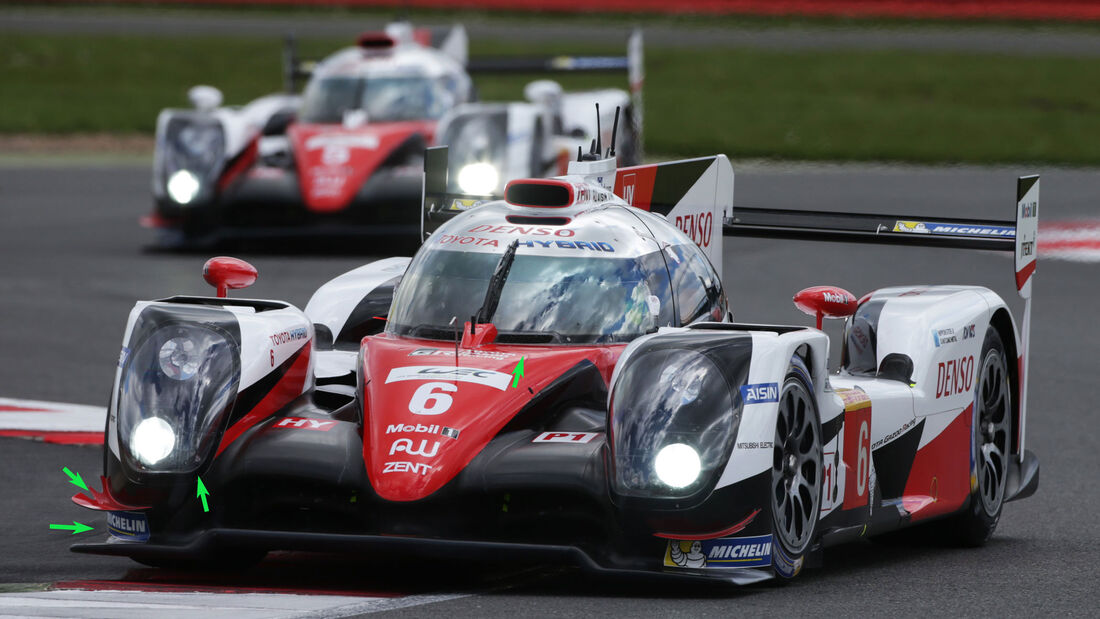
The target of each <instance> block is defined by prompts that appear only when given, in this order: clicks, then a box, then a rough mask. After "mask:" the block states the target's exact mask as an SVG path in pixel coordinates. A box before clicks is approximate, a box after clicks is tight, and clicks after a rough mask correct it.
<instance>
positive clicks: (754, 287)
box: [0, 165, 1100, 617]
mask: <svg viewBox="0 0 1100 619" xmlns="http://www.w3.org/2000/svg"><path fill="white" fill-rule="evenodd" d="M736 167H737V168H738V169H739V170H740V172H739V175H738V177H737V203H739V204H744V205H754V206H775V207H796V206H802V207H806V208H818V209H820V208H836V209H845V210H853V211H886V212H897V213H906V214H927V215H937V214H938V215H950V216H959V217H961V216H974V217H983V218H1008V217H1010V215H1011V212H1012V209H1013V208H1014V198H1015V194H1014V187H1015V176H1016V175H1017V174H1020V173H1027V172H1033V171H1039V172H1043V173H1044V176H1043V179H1042V205H1043V206H1042V208H1043V211H1042V216H1043V218H1044V220H1046V221H1051V220H1055V219H1076V218H1081V217H1090V216H1091V217H1095V216H1096V215H1097V213H1098V209H1097V199H1098V196H1100V174H1097V172H1096V171H1093V170H1078V171H1073V170H1043V169H1036V170H1033V169H1028V168H1019V169H1017V168H1009V167H1006V168H926V167H887V166H883V167H873V166H872V167H868V166H849V165H838V166H817V165H813V166H810V165H807V166H801V165H796V166H788V167H784V168H775V167H770V166H766V165H748V166H736ZM148 183H149V173H148V169H147V168H146V167H144V166H141V167H137V166H132V167H121V168H118V167H84V168H74V167H37V168H33V167H30V168H12V167H7V168H0V230H2V231H3V233H4V235H3V237H4V242H3V244H2V245H0V265H2V267H0V342H3V348H2V351H3V352H2V353H0V396H4V397H14V398H30V399H39V400H53V401H61V402H76V403H84V404H103V403H104V402H105V401H106V398H107V393H108V390H109V385H110V382H111V378H112V373H113V368H114V365H115V362H116V360H117V356H118V346H119V341H120V338H121V336H122V329H123V326H124V323H125V318H126V315H127V312H128V311H129V308H130V307H131V305H132V303H133V302H134V301H135V300H136V299H150V298H158V297H162V296H167V295H171V294H175V293H184V294H207V293H208V287H207V286H206V285H205V284H204V283H203V282H202V279H201V277H200V273H199V271H200V267H201V265H202V263H203V261H204V260H205V256H202V255H175V254H163V253H146V252H143V250H142V248H143V246H144V245H145V244H146V243H148V242H149V241H150V240H151V237H150V236H149V235H148V233H147V232H145V231H143V230H141V229H140V228H138V227H137V224H136V219H137V217H138V216H139V215H141V214H143V213H144V212H145V211H146V209H147V207H148V196H149V185H148ZM272 249H273V251H274V252H281V251H284V250H286V249H288V248H286V247H275V248H272ZM362 249H363V254H364V255H362V256H349V255H322V256H317V255H294V256H283V255H280V254H279V253H258V252H255V251H248V252H245V253H242V254H240V255H241V256H242V257H244V258H246V259H248V260H250V261H252V262H253V263H254V264H255V265H256V266H257V268H258V269H259V272H260V278H259V281H258V282H257V283H256V285H255V286H254V287H253V288H252V289H250V290H249V291H248V296H251V297H257V298H278V299H284V300H287V301H290V302H292V303H294V304H296V305H298V306H300V307H301V306H304V304H305V302H306V301H307V299H308V297H309V295H310V293H311V292H312V291H313V290H314V289H315V288H316V287H317V286H319V285H320V284H321V283H323V282H324V281H326V280H327V279H329V278H331V277H333V276H335V275H337V274H339V273H342V272H344V271H346V270H348V269H350V268H352V267H355V266H357V265H359V264H362V263H363V262H366V261H368V260H369V259H370V257H369V256H372V255H379V254H380V253H381V252H380V250H378V248H373V247H371V246H370V245H364V246H363V248H362ZM1041 262H1042V263H1041V264H1040V265H1039V269H1038V272H1037V274H1036V280H1035V295H1036V301H1035V308H1034V312H1035V313H1034V317H1035V321H1034V331H1033V334H1032V346H1033V352H1032V368H1033V370H1032V372H1033V373H1032V378H1031V391H1030V415H1029V422H1028V437H1027V444H1028V448H1029V449H1031V450H1033V451H1034V452H1035V453H1036V454H1038V456H1039V458H1040V459H1041V461H1042V479H1041V483H1040V486H1039V491H1038V493H1037V494H1036V495H1035V496H1034V497H1032V498H1030V499H1027V500H1024V501H1021V502H1017V503H1011V504H1008V505H1007V506H1006V509H1005V512H1004V516H1003V518H1002V520H1001V523H1000V526H999V527H998V529H997V534H996V536H995V537H994V539H993V541H992V542H991V543H990V544H989V545H988V546H986V547H985V548H983V549H979V550H961V549H955V548H950V547H942V546H936V545H934V544H933V545H920V544H913V545H883V544H879V543H872V542H859V543H855V544H850V545H847V546H842V547H837V548H833V549H829V550H828V551H826V553H825V557H824V559H825V563H824V567H823V568H822V569H817V570H809V571H806V572H804V574H803V575H802V577H800V578H799V579H798V580H797V581H794V582H792V583H789V584H787V585H786V586H773V585H766V586H760V587H752V588H745V589H728V588H698V587H692V588H687V589H685V588H681V587H678V586H669V585H665V584H662V583H660V582H657V583H654V582H650V581H640V582H639V581H612V580H606V579H600V578H595V579H594V578H589V577H586V576H583V575H580V574H577V573H574V572H573V571H571V570H568V569H561V568H557V567H550V566H528V565H525V564H523V562H522V558H520V557H499V558H498V559H499V562H497V563H494V564H489V565H479V566H476V567H475V568H472V569H471V568H469V567H468V566H467V565H466V564H464V563H459V564H451V565H448V564H440V563H428V562H422V561H417V560H416V559H415V558H408V557H404V558H402V557H397V558H383V557H361V558H352V559H337V558H333V557H324V556H314V555H281V556H276V557H273V558H271V559H269V560H267V561H265V562H264V563H263V564H262V565H261V567H260V568H258V569H257V570H254V571H252V572H246V573H243V574H235V575H228V576H205V577H200V578H198V579H197V580H196V579H195V578H194V577H184V576H180V575H175V574H170V573H164V572H159V571H157V570H151V569H144V568H142V569H138V568H137V566H136V564H133V563H130V562H129V561H128V560H126V559H116V558H103V557H92V556H84V555H76V554H72V553H70V552H69V551H68V550H67V548H68V545H69V544H70V543H71V542H72V541H74V540H75V539H99V538H101V537H102V535H103V531H104V529H105V523H104V519H103V518H102V517H99V516H95V515H90V514H89V512H87V511H85V510H82V509H79V508H77V507H75V506H73V505H72V504H71V503H70V502H69V500H68V498H69V497H70V496H71V495H72V493H73V487H72V486H70V485H69V484H68V483H67V480H66V479H65V477H64V475H62V473H61V469H62V467H70V468H71V469H73V470H76V471H81V472H83V474H84V477H85V479H88V478H94V477H95V476H96V475H97V474H98V471H99V468H100V463H101V452H100V450H99V448H90V447H73V446H60V445H48V444H42V443H36V442H31V441H26V440H21V439H11V438H3V439H0V470H2V473H0V515H2V518H0V526H2V527H3V532H2V533H0V586H2V583H53V582H57V581H63V580H71V579H129V580H136V581H142V580H150V579H152V580H156V581H160V582H167V583H174V584H180V585H182V586H183V587H184V588H187V587H197V586H199V585H202V584H219V585H228V586H236V587H248V586H267V587H288V588H307V589H308V588H316V589H322V590H343V591H353V590H354V591H363V590H366V591H381V592H389V593H399V594H424V593H442V594H458V595H457V596H455V597H446V598H443V599H444V600H445V601H441V602H438V603H435V604H428V605H423V606H417V607H412V608H405V609H398V610H393V611H390V612H392V613H393V614H395V615H399V616H400V615H410V616H421V615H426V614H442V613H446V614H448V615H450V616H454V617H475V616H486V615H492V616H501V615H515V614H520V613H523V614H527V615H534V616H563V617H564V616H578V615H582V614H583V615H588V616H599V615H605V614H610V615H632V616H700V615H703V616H711V615H729V614H735V613H736V614H741V613H754V614H759V613H769V614H776V615H789V616H804V615H826V616H831V615H842V616H847V615H854V614H860V615H863V614H870V615H901V616H913V615H917V616H931V615H939V616H948V615H950V616H955V615H982V616H988V615H1009V616H1030V615H1038V614H1043V615H1092V614H1093V613H1095V608H1096V594H1097V592H1098V591H1100V588H1098V586H1097V584H1096V578H1095V574H1094V572H1095V563H1096V559H1095V556H1096V555H1095V553H1096V548H1097V546H1098V543H1100V533H1098V532H1097V528H1096V526H1095V522H1096V514H1097V513H1098V512H1100V493H1098V492H1097V491H1096V483H1097V480H1100V457H1098V453H1100V438H1098V436H1100V433H1098V432H1097V430H1096V421H1095V415H1094V411H1095V409H1096V404H1095V402H1096V396H1097V388H1096V382H1095V374H1096V372H1097V370H1098V369H1100V368H1098V367H1097V362H1096V358H1097V357H1096V349H1097V346H1098V345H1100V337H1098V333H1097V328H1096V323H1097V320H1096V319H1097V316H1098V312H1097V298H1098V295H1097V292H1096V285H1097V283H1098V281H1100V280H1098V277H1097V275H1098V269H1100V265H1096V264H1082V263H1072V262H1057V261H1041ZM724 268H725V279H726V286H727V290H728V291H729V295H730V300H731V303H732V305H733V307H734V308H735V311H736V314H737V318H738V319H739V320H741V321H750V322H776V323H794V324H806V323H808V322H809V320H810V319H809V318H808V317H806V316H803V315H802V314H800V313H799V312H798V311H797V310H796V309H795V308H794V307H793V305H792V304H791V301H790V300H791V296H792V295H793V294H794V292H796V291H797V290H799V289H801V288H803V287H805V286H809V285H815V284H835V285H839V286H842V287H845V288H847V289H849V290H850V291H852V292H854V293H855V294H856V295H857V296H858V295H861V294H863V293H865V292H867V291H869V290H871V289H873V288H876V287H880V286H885V285H890V284H939V283H983V284H987V285H990V286H991V287H992V288H993V289H995V290H996V291H998V292H999V293H1001V295H1002V296H1004V297H1005V298H1006V299H1014V298H1015V292H1014V288H1013V286H1012V266H1011V258H1010V257H1009V256H1007V255H1000V254H992V253H986V252H965V251H958V250H936V249H918V248H913V249H909V248H903V249H896V248H895V249H886V248H881V247H867V246H852V245H843V244H829V243H812V242H786V243H780V242H774V241H766V240H740V241H736V242H731V243H730V245H728V246H727V251H726V261H725V265H724ZM1018 311H1019V310H1018V309H1017V315H1019V314H1018ZM837 327H838V325H837V324H836V323H832V324H829V325H828V326H827V330H828V331H829V332H830V333H832V334H833V335H834V343H835V335H836V333H837ZM836 358H837V355H836V353H835V351H834V354H833V360H834V363H835V360H836ZM72 520H77V521H80V522H84V523H87V524H90V525H92V526H94V527H96V531H93V532H90V533H85V534H81V535H69V534H67V533H63V532H59V531H51V530H49V529H48V524H50V523H58V522H70V521H72ZM0 612H2V611H0Z"/></svg>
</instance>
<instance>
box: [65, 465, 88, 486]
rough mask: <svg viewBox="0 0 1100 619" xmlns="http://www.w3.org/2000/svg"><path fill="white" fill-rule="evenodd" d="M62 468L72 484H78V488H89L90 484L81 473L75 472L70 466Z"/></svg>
mask: <svg viewBox="0 0 1100 619" xmlns="http://www.w3.org/2000/svg"><path fill="white" fill-rule="evenodd" d="M61 470H62V471H63V472H64V473H65V474H66V475H68V476H69V483H70V484H72V485H74V486H76V487H77V488H81V489H83V490H88V484H86V483H84V480H83V479H81V478H80V473H74V472H72V471H70V470H69V467H65V468H63V469H61Z"/></svg>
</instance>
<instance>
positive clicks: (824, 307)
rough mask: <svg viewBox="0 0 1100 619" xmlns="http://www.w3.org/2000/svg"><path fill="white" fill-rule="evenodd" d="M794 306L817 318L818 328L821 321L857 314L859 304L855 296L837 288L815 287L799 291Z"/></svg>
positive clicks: (795, 296)
mask: <svg viewBox="0 0 1100 619" xmlns="http://www.w3.org/2000/svg"><path fill="white" fill-rule="evenodd" d="M794 305H795V307H797V308H798V309H800V310H802V311H803V312H805V313H807V314H809V315H810V316H817V328H818V329H820V328H821V319H822V318H824V317H829V318H847V317H848V316H851V315H852V314H855V313H856V308H857V307H859V303H858V302H857V301H856V297H855V295H853V294H852V293H850V292H848V291H847V290H845V289H843V288H837V287H835V286H813V287H810V288H805V289H803V290H799V291H798V294H796V295H794Z"/></svg>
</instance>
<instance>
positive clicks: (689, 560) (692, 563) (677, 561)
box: [668, 541, 707, 567]
mask: <svg viewBox="0 0 1100 619" xmlns="http://www.w3.org/2000/svg"><path fill="white" fill-rule="evenodd" d="M687 543H688V542H678V541H674V542H669V543H668V558H669V560H670V561H672V563H673V564H674V565H676V566H679V567H706V566H707V556H706V555H705V554H703V544H702V543H701V542H698V541H695V542H691V545H690V546H688V548H687V552H684V547H683V545H684V544H687Z"/></svg>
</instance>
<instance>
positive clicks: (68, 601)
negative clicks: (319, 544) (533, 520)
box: [0, 590, 473, 619]
mask: <svg viewBox="0 0 1100 619" xmlns="http://www.w3.org/2000/svg"><path fill="white" fill-rule="evenodd" d="M470 595H473V594H441V595H433V594H425V595H410V596H407V597H400V598H389V597H386V598H364V597H359V596H341V595H295V594H274V593H161V592H148V591H82V590H61V591H35V592H27V593H5V594H0V617H4V616H15V617H67V618H72V619H98V618H100V617H103V618H118V619H131V618H133V619H144V618H145V617H156V619H177V618H178V619H192V618H195V619H198V618H202V619H207V618H209V619H252V618H253V617H255V618H257V619H261V618H263V619H266V618H268V617H283V618H286V619H337V618H341V617H350V616H353V615H360V614H366V613H376V612H382V611H388V610H397V609H400V608H410V607H413V606H422V605H424V604H435V603H438V602H447V601H450V600H455V599H459V598H463V597H469V596H470Z"/></svg>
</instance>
